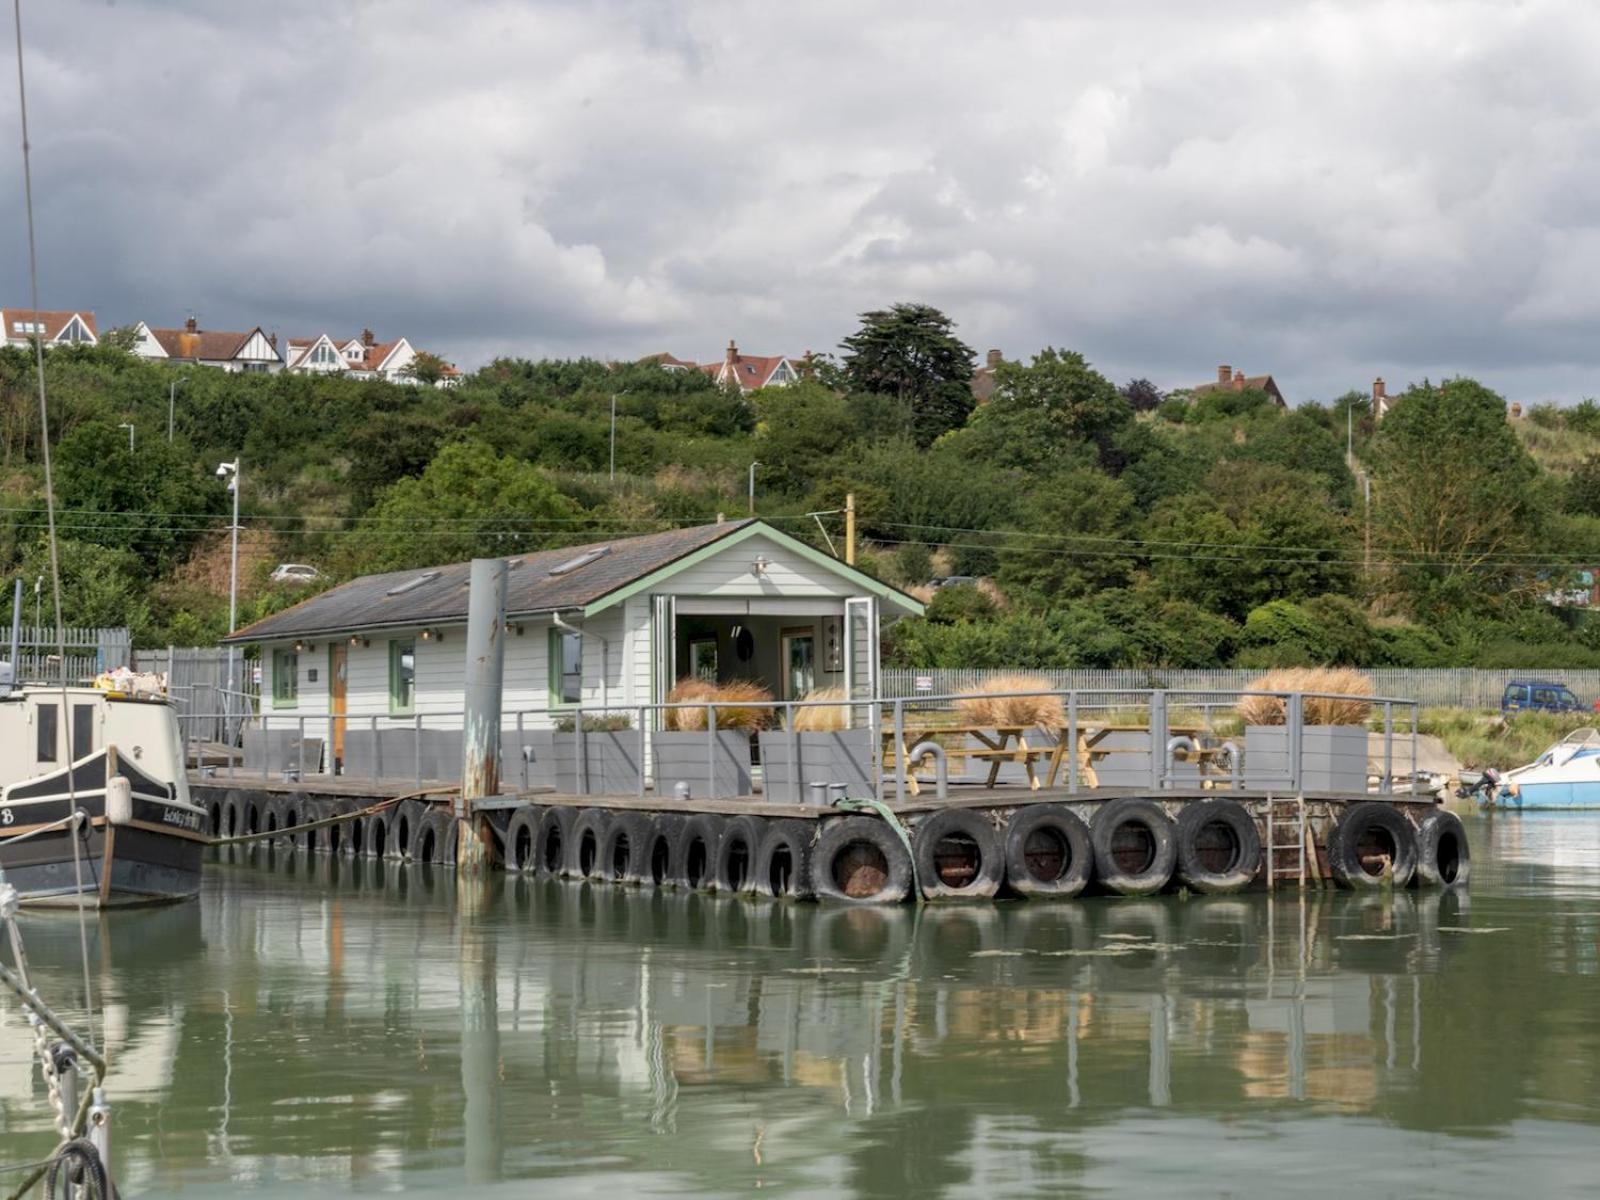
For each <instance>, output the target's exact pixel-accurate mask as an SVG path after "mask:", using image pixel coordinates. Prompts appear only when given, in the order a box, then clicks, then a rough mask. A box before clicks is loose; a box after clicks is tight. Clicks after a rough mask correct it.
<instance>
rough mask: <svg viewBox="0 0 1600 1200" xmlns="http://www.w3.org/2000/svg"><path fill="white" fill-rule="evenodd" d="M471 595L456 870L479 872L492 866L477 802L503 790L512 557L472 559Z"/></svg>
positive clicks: (468, 597)
mask: <svg viewBox="0 0 1600 1200" xmlns="http://www.w3.org/2000/svg"><path fill="white" fill-rule="evenodd" d="M471 579H472V582H471V591H470V592H469V593H468V595H467V671H466V701H467V704H466V716H465V721H464V725H463V729H462V739H461V740H462V747H463V750H462V763H461V801H460V806H459V807H458V808H457V809H456V817H457V818H458V819H459V820H460V822H461V836H460V838H459V840H458V842H457V844H456V869H457V871H458V873H460V874H463V875H469V874H477V873H478V872H481V871H483V870H484V869H485V868H486V867H487V866H488V860H489V855H490V834H489V830H488V829H487V828H485V827H484V823H483V820H482V819H481V818H480V817H479V816H478V814H477V812H476V810H475V806H474V804H473V802H474V801H475V800H481V799H484V798H486V797H489V796H493V795H496V794H497V793H498V792H499V791H500V688H501V682H502V680H503V679H504V677H505V661H506V641H505V629H506V561H505V559H503V558H475V559H473V560H472V577H471Z"/></svg>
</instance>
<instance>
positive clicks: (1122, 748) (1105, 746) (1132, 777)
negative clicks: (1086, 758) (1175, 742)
mask: <svg viewBox="0 0 1600 1200" xmlns="http://www.w3.org/2000/svg"><path fill="white" fill-rule="evenodd" d="M1095 749H1097V750H1110V751H1113V753H1111V754H1108V755H1107V756H1106V757H1105V758H1102V759H1100V760H1099V761H1098V762H1096V763H1094V774H1095V778H1096V779H1097V780H1099V783H1100V786H1101V787H1131V788H1148V787H1149V786H1150V766H1151V758H1150V734H1149V733H1148V732H1146V731H1145V730H1143V729H1118V730H1115V731H1114V732H1112V733H1108V734H1106V736H1105V737H1103V738H1101V739H1100V741H1099V742H1098V743H1097V744H1096V746H1095ZM1162 749H1163V750H1164V749H1165V747H1163V748H1162ZM1066 773H1067V769H1066V767H1065V766H1063V767H1062V769H1061V778H1060V779H1057V780H1056V782H1057V783H1060V782H1062V781H1063V780H1064V779H1065V777H1066Z"/></svg>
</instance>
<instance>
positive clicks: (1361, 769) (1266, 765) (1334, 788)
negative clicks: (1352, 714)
mask: <svg viewBox="0 0 1600 1200" xmlns="http://www.w3.org/2000/svg"><path fill="white" fill-rule="evenodd" d="M1244 786H1245V787H1247V788H1251V789H1254V790H1257V791H1273V790H1278V791H1287V790H1288V789H1289V788H1291V787H1293V786H1294V781H1293V779H1291V778H1290V772H1289V728H1288V726H1286V725H1249V726H1246V727H1245V731H1244ZM1300 786H1301V788H1302V790H1304V791H1307V792H1364V791H1366V790H1367V730H1366V726H1364V725H1307V726H1305V728H1304V729H1303V730H1301V741H1300Z"/></svg>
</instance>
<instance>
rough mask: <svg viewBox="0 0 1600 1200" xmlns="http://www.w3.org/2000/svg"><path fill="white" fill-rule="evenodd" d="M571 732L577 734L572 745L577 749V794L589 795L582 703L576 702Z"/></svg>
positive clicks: (585, 732) (587, 736) (587, 738)
mask: <svg viewBox="0 0 1600 1200" xmlns="http://www.w3.org/2000/svg"><path fill="white" fill-rule="evenodd" d="M572 731H573V733H575V734H577V737H575V738H574V739H573V745H575V746H576V747H577V748H578V763H577V766H578V794H579V795H580V796H587V795H588V794H589V733H588V730H586V729H584V727H583V701H582V700H579V701H578V707H577V709H576V710H574V712H573V714H572Z"/></svg>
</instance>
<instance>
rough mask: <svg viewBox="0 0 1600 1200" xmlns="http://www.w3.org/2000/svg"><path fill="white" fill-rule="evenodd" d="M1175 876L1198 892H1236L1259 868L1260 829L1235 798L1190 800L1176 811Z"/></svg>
mask: <svg viewBox="0 0 1600 1200" xmlns="http://www.w3.org/2000/svg"><path fill="white" fill-rule="evenodd" d="M1177 832H1178V878H1180V879H1182V880H1183V882H1184V883H1185V884H1187V885H1188V886H1189V887H1190V888H1193V889H1194V890H1195V891H1197V892H1206V893H1218V892H1237V891H1239V890H1241V889H1242V888H1246V887H1249V886H1250V884H1251V883H1252V882H1253V881H1254V880H1255V877H1256V875H1257V874H1258V873H1259V872H1260V870H1261V833H1260V830H1258V829H1257V828H1256V820H1255V818H1254V817H1252V816H1251V815H1250V813H1249V811H1248V810H1246V808H1245V806H1244V805H1242V804H1240V803H1239V802H1238V801H1237V800H1227V799H1216V800H1190V801H1188V802H1187V803H1185V804H1184V806H1183V807H1182V808H1181V809H1180V810H1179V811H1178V830H1177Z"/></svg>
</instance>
